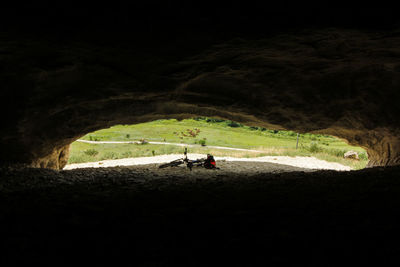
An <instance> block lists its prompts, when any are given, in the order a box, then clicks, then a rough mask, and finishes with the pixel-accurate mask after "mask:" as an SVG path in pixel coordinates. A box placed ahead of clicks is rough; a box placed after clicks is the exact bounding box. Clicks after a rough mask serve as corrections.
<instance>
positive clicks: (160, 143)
mask: <svg viewBox="0 0 400 267" xmlns="http://www.w3.org/2000/svg"><path fill="white" fill-rule="evenodd" d="M76 141H77V142H82V143H88V144H140V142H137V141H88V140H82V139H78V140H76ZM148 143H149V144H152V145H172V146H180V147H201V145H194V144H192V145H190V144H180V143H168V142H148ZM206 147H208V148H216V149H224V150H235V151H246V152H258V153H262V152H264V151H261V150H254V149H245V148H234V147H224V146H206Z"/></svg>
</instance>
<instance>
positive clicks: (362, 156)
mask: <svg viewBox="0 0 400 267" xmlns="http://www.w3.org/2000/svg"><path fill="white" fill-rule="evenodd" d="M358 158H359V159H360V160H368V155H367V153H366V152H361V153H358Z"/></svg>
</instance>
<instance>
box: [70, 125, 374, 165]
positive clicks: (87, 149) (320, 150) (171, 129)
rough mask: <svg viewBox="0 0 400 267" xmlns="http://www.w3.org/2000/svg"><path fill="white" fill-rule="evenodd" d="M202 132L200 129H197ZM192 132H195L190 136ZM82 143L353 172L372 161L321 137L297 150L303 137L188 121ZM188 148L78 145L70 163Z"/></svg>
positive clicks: (129, 128) (124, 129)
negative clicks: (294, 161) (318, 163)
mask: <svg viewBox="0 0 400 267" xmlns="http://www.w3.org/2000/svg"><path fill="white" fill-rule="evenodd" d="M197 129H198V130H197ZM188 130H191V131H192V133H194V134H193V135H192V136H190V133H189V131H188ZM81 139H84V140H91V141H138V140H141V139H145V140H147V141H159V142H160V141H161V142H170V143H184V144H202V143H203V144H205V146H200V145H199V146H198V147H194V148H189V152H191V153H211V154H213V155H215V156H235V157H255V156H266V155H276V156H278V155H287V156H314V157H316V158H319V159H323V160H327V161H334V162H339V163H341V164H344V165H348V166H351V167H352V168H353V169H361V168H364V167H365V165H366V164H367V162H368V159H367V154H366V152H365V150H364V149H362V148H360V147H354V146H349V145H347V144H346V143H345V142H344V141H343V140H341V139H338V138H335V137H332V136H327V135H319V134H316V135H315V134H308V133H307V134H300V138H299V146H298V149H296V139H297V134H296V133H295V132H292V131H274V130H268V129H265V128H260V127H249V126H245V125H241V124H239V123H236V122H232V121H226V120H219V119H210V118H196V119H187V120H182V121H177V120H173V119H172V120H157V121H153V122H148V123H141V124H135V125H116V126H113V127H111V128H108V129H103V130H99V131H96V132H93V133H90V134H87V135H85V136H84V137H82V138H81ZM207 146H224V147H234V148H245V149H254V150H259V151H262V152H260V153H257V152H243V151H229V150H219V149H211V148H208V147H207ZM182 150H183V149H182V147H178V146H173V145H154V144H143V145H138V144H87V143H81V142H74V143H73V144H72V145H71V151H70V153H71V155H70V159H69V163H79V162H90V161H99V160H105V159H118V158H127V157H143V156H152V155H162V154H172V153H182ZM349 150H353V151H357V152H358V153H359V156H360V160H359V161H357V160H349V159H343V154H344V153H345V152H346V151H349Z"/></svg>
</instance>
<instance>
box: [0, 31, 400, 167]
mask: <svg viewBox="0 0 400 267" xmlns="http://www.w3.org/2000/svg"><path fill="white" fill-rule="evenodd" d="M238 36H240V35H238ZM80 37H82V36H80ZM147 37H148V38H147V39H146V38H144V37H143V36H133V37H132V36H129V37H126V36H123V37H121V36H116V37H115V38H112V39H109V38H108V39H102V38H101V36H91V37H90V38H89V37H86V38H83V37H82V38H72V39H69V40H64V39H63V40H59V39H54V38H50V37H48V36H47V37H45V36H41V37H40V36H39V37H38V36H35V37H32V36H23V35H22V36H13V35H11V34H2V35H0V68H1V74H0V83H1V85H2V90H1V93H0V94H1V105H2V108H1V111H2V115H3V116H4V117H5V118H6V122H4V123H3V126H4V129H3V130H2V132H1V133H0V146H1V147H2V149H1V152H0V160H1V162H3V163H5V162H7V163H24V164H28V165H30V166H35V167H47V168H54V169H58V168H62V167H63V166H64V165H65V163H66V160H67V157H68V152H67V151H68V145H69V144H70V143H71V142H73V141H74V140H76V139H77V138H79V137H81V136H83V135H84V134H86V133H88V132H91V131H94V130H97V129H101V128H105V127H109V126H112V125H114V124H118V123H138V122H144V121H150V120H154V119H160V118H188V117H193V116H199V115H202V116H213V117H221V118H225V119H232V120H236V121H239V122H242V123H245V124H249V125H257V126H264V127H267V128H270V129H290V130H294V131H298V132H315V133H325V134H332V135H335V136H338V137H341V138H343V139H346V140H347V141H348V142H349V143H350V144H352V145H358V146H362V147H364V148H365V149H367V151H368V156H369V159H370V163H369V165H370V166H375V165H383V166H387V165H398V164H399V163H400V140H399V137H398V136H399V134H400V133H399V129H400V123H399V120H398V118H399V115H400V106H399V105H398V100H399V99H400V90H399V88H400V64H399V62H400V61H399V59H400V49H399V47H400V33H399V32H398V31H390V32H374V31H361V30H343V29H335V28H330V29H323V30H299V31H295V32H288V31H287V32H285V33H277V34H271V35H265V36H257V38H254V36H252V37H247V36H243V35H242V36H240V37H232V36H225V37H224V36H222V37H219V38H212V36H209V35H206V34H203V35H201V34H199V35H194V36H190V34H188V33H186V35H180V36H178V37H177V38H175V37H176V36H174V38H172V37H170V36H168V37H167V38H162V37H152V36H147ZM97 38H98V39H97ZM160 38H161V40H160Z"/></svg>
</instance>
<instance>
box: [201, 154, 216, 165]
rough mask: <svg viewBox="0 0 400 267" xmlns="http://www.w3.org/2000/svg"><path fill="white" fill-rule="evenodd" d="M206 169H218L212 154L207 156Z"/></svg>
mask: <svg viewBox="0 0 400 267" xmlns="http://www.w3.org/2000/svg"><path fill="white" fill-rule="evenodd" d="M204 168H206V169H215V168H217V164H216V162H215V159H214V157H213V156H212V155H211V154H207V159H206V161H205V162H204Z"/></svg>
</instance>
